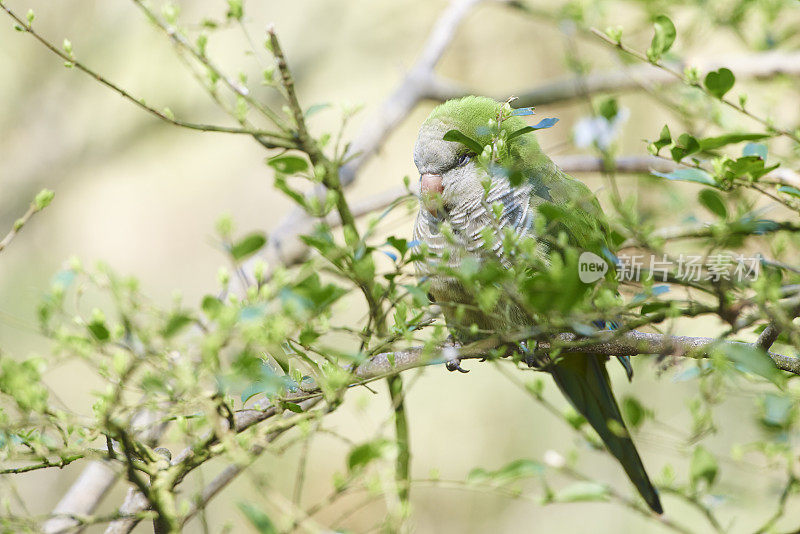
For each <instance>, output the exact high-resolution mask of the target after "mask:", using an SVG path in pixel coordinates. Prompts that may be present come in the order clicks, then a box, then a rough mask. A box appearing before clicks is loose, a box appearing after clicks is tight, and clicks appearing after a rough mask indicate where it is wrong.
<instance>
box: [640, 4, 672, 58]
mask: <svg viewBox="0 0 800 534" xmlns="http://www.w3.org/2000/svg"><path fill="white" fill-rule="evenodd" d="M653 26H654V27H655V34H654V35H653V40H652V41H651V42H650V48H648V49H647V59H649V60H650V61H652V62H654V63H655V62H656V61H658V60H659V59H661V56H663V55H664V54H665V53H666V52H667V51H668V50H669V49H670V48H671V47H672V43H674V42H675V35H676V32H675V25H674V24H673V23H672V21H671V20H670V19H669V17H667V16H666V15H658V16H657V17H656V18H655V20H654V21H653Z"/></svg>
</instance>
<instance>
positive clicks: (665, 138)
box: [648, 124, 672, 156]
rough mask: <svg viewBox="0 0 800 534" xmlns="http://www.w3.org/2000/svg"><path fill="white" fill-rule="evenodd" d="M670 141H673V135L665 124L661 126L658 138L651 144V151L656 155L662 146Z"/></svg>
mask: <svg viewBox="0 0 800 534" xmlns="http://www.w3.org/2000/svg"><path fill="white" fill-rule="evenodd" d="M670 143H672V135H671V134H670V133H669V127H668V126H667V125H666V124H665V125H664V127H663V128H661V135H659V137H658V139H657V140H655V141H653V142H652V143H651V144H650V146H651V147H652V149H651V150H650V152H651V153H652V154H653V155H654V156H655V155H657V154H658V153H659V151H660V150H661V149H662V148H664V147H665V146H667V145H668V144H670ZM648 148H649V147H648Z"/></svg>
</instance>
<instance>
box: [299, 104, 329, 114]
mask: <svg viewBox="0 0 800 534" xmlns="http://www.w3.org/2000/svg"><path fill="white" fill-rule="evenodd" d="M329 107H331V105H330V103H328V102H324V103H321V104H312V105H311V106H309V107H308V109H307V110H306V112H305V113H304V115H305V117H306V118H309V117H310V116H312V115H314V114H316V113H319V112H320V111H322V110H323V109H327V108H329Z"/></svg>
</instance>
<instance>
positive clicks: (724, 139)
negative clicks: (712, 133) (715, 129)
mask: <svg viewBox="0 0 800 534" xmlns="http://www.w3.org/2000/svg"><path fill="white" fill-rule="evenodd" d="M767 137H770V135H769V134H762V133H731V134H725V135H720V136H717V137H706V138H705V139H700V141H699V142H700V150H714V149H716V148H720V147H723V146H725V145H732V144H734V143H741V142H742V141H758V140H759V139H766V138H767ZM745 155H746V156H747V155H748V154H745ZM765 159H766V158H765Z"/></svg>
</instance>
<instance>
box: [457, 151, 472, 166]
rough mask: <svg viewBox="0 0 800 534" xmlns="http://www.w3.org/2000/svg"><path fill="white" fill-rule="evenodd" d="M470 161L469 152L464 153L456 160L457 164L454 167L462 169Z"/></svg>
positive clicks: (470, 155)
mask: <svg viewBox="0 0 800 534" xmlns="http://www.w3.org/2000/svg"><path fill="white" fill-rule="evenodd" d="M471 159H472V154H470V153H469V152H464V153H463V154H461V156H460V157H459V158H458V163H456V167H463V166H464V165H466V164H467V163H469V160H471Z"/></svg>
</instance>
